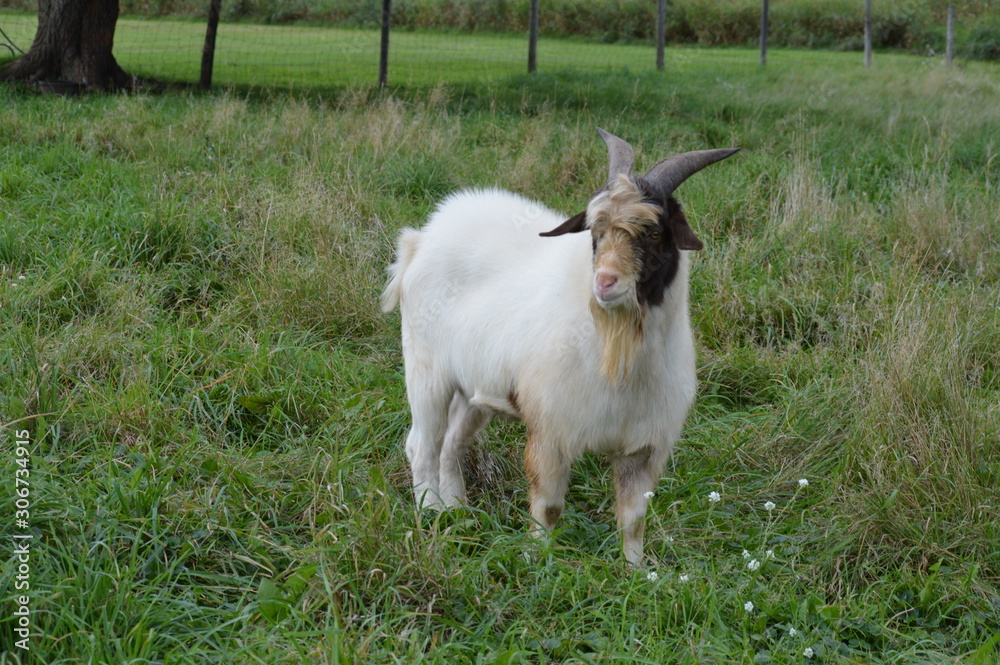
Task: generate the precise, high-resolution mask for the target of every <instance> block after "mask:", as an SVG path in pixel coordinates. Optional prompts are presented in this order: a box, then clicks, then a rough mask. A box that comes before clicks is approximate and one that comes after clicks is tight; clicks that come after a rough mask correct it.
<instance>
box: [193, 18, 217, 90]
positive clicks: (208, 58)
mask: <svg viewBox="0 0 1000 665" xmlns="http://www.w3.org/2000/svg"><path fill="white" fill-rule="evenodd" d="M221 8H222V0H209V3H208V28H207V29H206V30H205V46H204V48H202V50H201V78H200V79H199V80H198V86H199V87H200V88H201V89H202V90H208V89H209V88H211V87H212V67H213V66H214V64H215V35H216V33H218V31H219V13H220V11H221Z"/></svg>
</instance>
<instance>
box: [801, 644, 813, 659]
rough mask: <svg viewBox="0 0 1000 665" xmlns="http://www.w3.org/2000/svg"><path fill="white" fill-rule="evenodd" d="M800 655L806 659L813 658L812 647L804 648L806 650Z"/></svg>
mask: <svg viewBox="0 0 1000 665" xmlns="http://www.w3.org/2000/svg"><path fill="white" fill-rule="evenodd" d="M802 655H803V656H805V657H806V658H812V657H813V650H812V647H806V650H805V651H803V652H802Z"/></svg>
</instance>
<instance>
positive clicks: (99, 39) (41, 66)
mask: <svg viewBox="0 0 1000 665" xmlns="http://www.w3.org/2000/svg"><path fill="white" fill-rule="evenodd" d="M117 22H118V0H38V31H37V32H36V33H35V40H34V42H33V43H32V44H31V48H30V49H28V52H27V53H25V54H24V55H23V56H21V57H20V58H18V59H17V60H15V61H13V62H11V63H9V64H8V65H6V66H5V67H4V68H2V69H0V80H8V81H10V80H21V81H29V82H39V81H69V82H72V83H76V84H78V85H79V86H80V87H81V88H83V89H85V90H107V89H109V88H130V87H133V86H134V85H135V84H136V79H135V78H134V77H132V76H129V75H128V74H126V73H125V72H124V70H122V68H121V67H119V66H118V62H117V61H116V60H115V57H114V56H113V55H112V54H111V48H112V46H113V44H114V38H115V24H116V23H117Z"/></svg>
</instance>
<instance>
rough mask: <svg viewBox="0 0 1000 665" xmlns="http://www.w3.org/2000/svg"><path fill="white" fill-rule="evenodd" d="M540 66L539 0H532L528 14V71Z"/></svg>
mask: <svg viewBox="0 0 1000 665" xmlns="http://www.w3.org/2000/svg"><path fill="white" fill-rule="evenodd" d="M537 68H538V0H531V9H530V13H529V14H528V73H529V74H530V73H531V72H533V71H535V69H537Z"/></svg>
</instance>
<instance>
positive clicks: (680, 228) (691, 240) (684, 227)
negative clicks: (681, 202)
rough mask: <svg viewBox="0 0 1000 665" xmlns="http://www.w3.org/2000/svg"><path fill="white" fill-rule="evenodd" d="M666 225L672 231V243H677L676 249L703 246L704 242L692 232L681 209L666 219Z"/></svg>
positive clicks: (694, 248)
mask: <svg viewBox="0 0 1000 665" xmlns="http://www.w3.org/2000/svg"><path fill="white" fill-rule="evenodd" d="M667 226H669V227H670V230H672V231H673V232H674V244H676V245H677V249H693V250H699V249H704V248H705V243H703V242H702V241H701V240H699V239H698V236H696V235H695V234H694V231H693V230H692V229H691V226H690V225H689V224H688V221H687V217H685V216H684V212H683V211H682V210H678V211H677V212H675V213H674V214H673V215H671V216H670V219H668V220H667Z"/></svg>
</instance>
